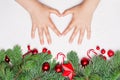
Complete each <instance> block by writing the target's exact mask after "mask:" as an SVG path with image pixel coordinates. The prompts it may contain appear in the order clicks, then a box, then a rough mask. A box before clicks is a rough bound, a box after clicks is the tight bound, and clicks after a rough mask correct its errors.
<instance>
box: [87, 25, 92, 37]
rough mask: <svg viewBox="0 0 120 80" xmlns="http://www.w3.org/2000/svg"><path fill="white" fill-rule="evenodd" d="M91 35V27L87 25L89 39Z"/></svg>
mask: <svg viewBox="0 0 120 80" xmlns="http://www.w3.org/2000/svg"><path fill="white" fill-rule="evenodd" d="M90 37H91V27H90V26H88V27H87V39H90Z"/></svg>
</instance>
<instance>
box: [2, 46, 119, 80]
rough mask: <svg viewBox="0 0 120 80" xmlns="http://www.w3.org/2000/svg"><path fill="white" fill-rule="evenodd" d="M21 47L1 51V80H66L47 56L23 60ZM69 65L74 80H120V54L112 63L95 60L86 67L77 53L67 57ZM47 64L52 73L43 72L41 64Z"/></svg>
mask: <svg viewBox="0 0 120 80" xmlns="http://www.w3.org/2000/svg"><path fill="white" fill-rule="evenodd" d="M6 55H7V56H8V57H9V58H10V62H11V63H12V65H11V64H10V63H8V62H6V61H5V56H6ZM22 55H23V53H22V50H21V48H20V46H18V45H16V46H14V47H13V49H7V50H4V49H1V50H0V80H66V77H63V76H62V73H57V72H56V71H55V69H54V68H55V65H56V64H57V62H56V60H54V59H53V60H52V55H50V54H47V53H42V52H41V53H38V54H35V55H33V54H32V53H30V54H28V55H26V56H25V57H24V58H23V57H22ZM67 60H68V61H67V62H70V63H71V64H72V66H73V68H74V71H75V74H76V75H75V76H74V78H73V79H74V80H120V51H119V50H118V51H116V52H115V55H114V56H113V57H111V58H110V60H104V59H103V58H101V57H100V56H99V55H98V56H94V57H93V58H92V59H91V60H90V62H89V64H88V65H87V66H85V67H81V66H80V61H79V58H78V55H77V53H76V52H74V51H71V52H69V53H68V54H67ZM44 62H48V63H49V64H50V70H49V71H46V72H44V71H43V70H42V64H43V63H44Z"/></svg>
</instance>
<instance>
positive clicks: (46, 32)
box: [44, 27, 51, 44]
mask: <svg viewBox="0 0 120 80" xmlns="http://www.w3.org/2000/svg"><path fill="white" fill-rule="evenodd" d="M44 31H45V35H46V38H47V42H48V44H51V37H50V33H49V30H48V27H45V28H44Z"/></svg>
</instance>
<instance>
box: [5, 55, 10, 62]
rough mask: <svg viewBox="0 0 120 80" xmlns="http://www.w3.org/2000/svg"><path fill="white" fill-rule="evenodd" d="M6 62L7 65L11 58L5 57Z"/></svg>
mask: <svg viewBox="0 0 120 80" xmlns="http://www.w3.org/2000/svg"><path fill="white" fill-rule="evenodd" d="M5 61H6V62H7V63H9V62H10V58H9V57H8V56H7V55H6V56H5Z"/></svg>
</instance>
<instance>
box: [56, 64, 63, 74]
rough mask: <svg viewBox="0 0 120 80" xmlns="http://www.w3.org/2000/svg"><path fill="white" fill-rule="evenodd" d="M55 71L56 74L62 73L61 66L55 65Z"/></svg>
mask: <svg viewBox="0 0 120 80" xmlns="http://www.w3.org/2000/svg"><path fill="white" fill-rule="evenodd" d="M55 71H56V72H57V73H60V72H62V65H61V64H57V65H56V66H55Z"/></svg>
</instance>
